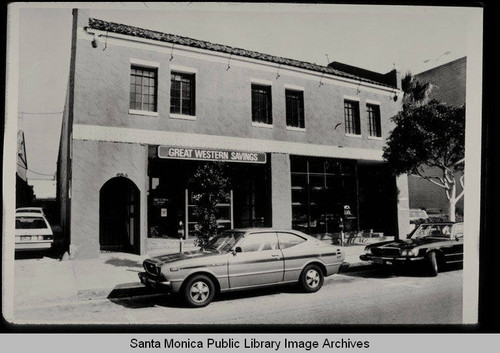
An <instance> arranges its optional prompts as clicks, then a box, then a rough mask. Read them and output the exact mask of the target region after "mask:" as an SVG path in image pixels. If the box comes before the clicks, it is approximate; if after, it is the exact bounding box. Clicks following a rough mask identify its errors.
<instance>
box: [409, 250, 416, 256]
mask: <svg viewBox="0 0 500 353" xmlns="http://www.w3.org/2000/svg"><path fill="white" fill-rule="evenodd" d="M408 256H418V249H411V250H410V251H408Z"/></svg>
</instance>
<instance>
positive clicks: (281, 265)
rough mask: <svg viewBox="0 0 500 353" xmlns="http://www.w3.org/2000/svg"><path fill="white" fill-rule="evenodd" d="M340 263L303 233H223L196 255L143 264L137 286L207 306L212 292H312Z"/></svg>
mask: <svg viewBox="0 0 500 353" xmlns="http://www.w3.org/2000/svg"><path fill="white" fill-rule="evenodd" d="M343 262H344V254H343V252H342V251H341V250H340V248H337V247H334V246H332V245H329V244H327V243H324V242H322V241H320V240H317V239H315V238H313V237H310V236H308V235H306V234H304V233H301V232H299V231H294V230H277V229H264V228H252V229H233V230H228V231H225V232H223V233H221V234H219V235H217V236H216V237H214V238H213V239H211V240H210V241H209V242H208V244H207V245H206V246H204V247H203V248H201V249H200V250H197V251H190V252H185V253H177V254H169V255H163V256H157V257H154V258H151V259H147V260H145V261H144V263H143V266H144V269H145V270H146V272H141V273H139V278H140V280H141V283H143V284H144V285H146V286H148V287H153V288H163V289H165V290H167V291H172V292H173V293H179V294H181V295H182V296H183V297H184V299H185V300H186V302H187V303H188V304H189V305H190V306H193V307H202V306H205V305H208V304H209V303H210V302H211V301H212V299H213V298H214V296H215V294H216V293H220V292H227V291H233V290H241V289H250V288H256V287H265V286H272V285H278V284H286V283H289V284H293V283H298V284H300V286H301V287H302V288H303V289H304V290H305V291H306V292H316V291H318V290H319V289H320V288H321V287H322V285H323V281H324V277H325V276H331V275H333V274H335V273H338V271H339V268H340V266H341V265H342V263H343Z"/></svg>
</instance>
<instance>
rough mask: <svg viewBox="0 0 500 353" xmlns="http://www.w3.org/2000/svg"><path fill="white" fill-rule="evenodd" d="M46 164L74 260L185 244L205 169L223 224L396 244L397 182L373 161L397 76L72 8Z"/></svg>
mask: <svg viewBox="0 0 500 353" xmlns="http://www.w3.org/2000/svg"><path fill="white" fill-rule="evenodd" d="M73 15H74V25H73V34H72V48H71V64H70V78H69V85H68V94H67V100H66V108H65V113H64V117H63V126H62V131H61V145H60V152H59V161H58V198H59V200H60V204H61V222H62V226H63V230H64V231H65V234H66V235H67V237H68V241H69V243H70V244H71V252H72V253H73V255H74V256H75V257H78V258H89V257H96V256H98V254H99V251H128V252H133V253H139V254H144V253H147V252H148V249H150V248H151V244H152V243H153V240H154V239H155V238H162V237H175V236H177V234H178V232H179V231H180V232H185V233H186V234H187V236H188V237H189V236H190V234H191V233H192V231H193V228H194V226H195V223H196V221H195V218H194V216H193V215H192V204H193V198H195V196H196V195H193V193H192V190H191V187H190V185H189V179H190V176H191V175H192V174H193V172H194V170H196V168H197V167H198V166H199V165H200V164H201V163H204V162H205V161H213V160H217V161H225V162H227V166H228V174H229V179H230V183H231V192H230V195H229V197H228V200H227V202H226V203H223V204H221V205H220V209H219V211H220V212H219V214H218V217H219V219H218V221H219V224H220V226H221V227H225V228H229V227H235V228H236V227H249V226H250V227H260V226H273V227H282V228H294V229H300V230H303V231H305V232H307V233H309V234H325V233H331V232H334V231H336V230H338V227H339V224H338V220H339V218H342V217H344V216H345V215H349V217H346V218H348V219H349V224H348V226H349V227H351V229H373V230H374V231H376V232H383V233H385V234H390V235H397V234H398V233H399V234H405V232H406V230H407V228H408V198H407V197H408V193H407V187H408V185H407V177H406V176H402V177H399V178H394V177H393V176H391V175H390V172H389V170H388V168H387V166H386V165H385V163H384V162H383V159H382V147H383V145H384V140H385V138H386V137H387V135H388V133H389V131H390V130H391V129H392V125H391V124H392V123H391V122H390V119H389V118H390V117H391V116H393V115H395V114H396V113H397V111H398V110H399V109H400V108H401V102H400V101H401V100H400V99H398V97H401V96H402V92H401V90H400V74H399V72H397V71H395V70H394V71H392V72H390V73H388V74H385V75H383V74H377V75H375V76H373V75H367V73H368V72H367V71H366V70H365V71H362V72H360V73H359V74H353V73H351V72H349V70H347V69H346V68H344V69H340V68H336V67H335V65H331V66H320V65H316V64H311V63H307V62H302V61H298V60H293V59H287V58H281V57H276V56H272V55H267V54H262V53H257V52H253V51H249V50H245V49H239V48H232V47H228V46H225V45H219V44H214V43H209V42H205V41H201V40H195V39H191V38H186V37H181V36H177V35H171V34H165V33H159V32H156V31H151V30H147V29H141V28H136V27H131V26H127V25H122V24H116V23H111V22H106V21H102V20H98V19H94V18H89V14H88V12H86V11H81V10H74V12H73Z"/></svg>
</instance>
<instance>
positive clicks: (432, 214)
mask: <svg viewBox="0 0 500 353" xmlns="http://www.w3.org/2000/svg"><path fill="white" fill-rule="evenodd" d="M425 212H426V213H427V216H428V218H430V219H443V218H446V217H448V215H447V214H446V213H444V212H443V210H440V209H438V208H429V209H427V210H426V211H425Z"/></svg>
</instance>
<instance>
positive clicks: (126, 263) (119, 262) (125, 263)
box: [104, 257, 142, 268]
mask: <svg viewBox="0 0 500 353" xmlns="http://www.w3.org/2000/svg"><path fill="white" fill-rule="evenodd" d="M104 263H105V264H107V265H113V266H117V267H138V268H142V261H134V260H129V259H120V258H118V257H113V258H111V259H108V260H106V261H105V262H104Z"/></svg>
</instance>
